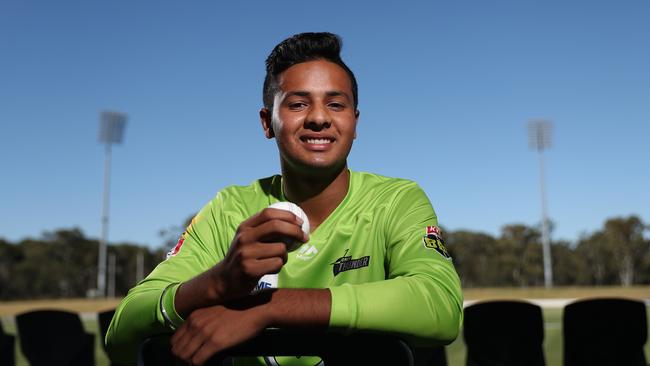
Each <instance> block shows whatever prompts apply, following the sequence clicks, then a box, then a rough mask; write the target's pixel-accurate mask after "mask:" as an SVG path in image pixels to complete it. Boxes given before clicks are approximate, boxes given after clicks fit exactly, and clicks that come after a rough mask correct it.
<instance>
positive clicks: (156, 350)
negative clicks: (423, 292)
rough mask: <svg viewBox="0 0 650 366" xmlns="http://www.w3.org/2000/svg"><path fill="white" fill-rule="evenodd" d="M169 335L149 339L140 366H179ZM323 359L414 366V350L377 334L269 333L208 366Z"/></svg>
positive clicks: (333, 363)
mask: <svg viewBox="0 0 650 366" xmlns="http://www.w3.org/2000/svg"><path fill="white" fill-rule="evenodd" d="M169 340H170V335H161V336H157V337H152V338H148V339H147V340H145V342H144V343H143V344H142V346H141V347H140V354H139V359H138V365H139V366H150V365H151V366H153V365H156V366H171V365H176V364H179V363H176V362H175V361H174V360H173V357H172V356H171V354H170V344H169ZM269 355H275V356H281V355H286V356H297V355H303V356H320V357H321V358H322V359H323V361H324V363H325V365H327V366H341V365H345V366H347V365H395V366H400V365H404V366H411V365H413V353H412V351H411V348H410V347H409V346H408V345H407V344H406V342H404V341H403V340H401V339H399V338H397V337H395V336H390V335H385V334H377V333H361V332H358V333H352V334H342V333H336V332H328V331H323V330H294V329H292V330H288V329H267V330H265V331H263V332H262V334H260V335H259V336H257V337H256V338H253V339H251V340H250V341H248V342H245V343H243V344H241V345H239V346H237V347H233V348H231V349H228V350H226V351H225V352H222V353H220V354H218V355H216V356H215V357H213V358H212V359H211V360H210V361H209V362H208V363H206V365H212V366H215V365H228V364H229V362H230V361H231V358H232V357H240V356H269Z"/></svg>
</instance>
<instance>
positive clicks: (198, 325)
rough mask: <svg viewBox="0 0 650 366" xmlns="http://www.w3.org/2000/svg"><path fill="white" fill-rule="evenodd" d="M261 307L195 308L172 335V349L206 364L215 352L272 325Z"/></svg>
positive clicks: (181, 356)
mask: <svg viewBox="0 0 650 366" xmlns="http://www.w3.org/2000/svg"><path fill="white" fill-rule="evenodd" d="M261 309H262V308H261V307H248V308H246V307H244V308H239V309H238V308H236V307H232V306H227V305H216V306H211V307H207V308H202V309H198V310H196V311H194V312H193V313H192V314H191V315H190V316H189V317H188V318H187V320H185V323H183V325H182V326H181V327H180V328H178V330H177V331H176V333H175V334H174V335H173V336H172V339H171V344H172V353H173V354H174V355H175V356H176V357H178V358H179V359H181V360H183V361H185V362H187V363H189V364H191V365H202V364H203V363H204V362H205V361H207V360H208V359H209V358H210V357H211V356H213V355H214V354H215V353H217V352H220V351H223V350H224V349H227V348H229V347H232V346H235V345H237V344H239V343H242V342H244V341H246V340H248V339H250V338H252V337H254V336H256V335H257V334H258V333H260V332H261V331H262V330H263V329H264V328H265V327H266V326H267V325H268V319H267V318H268V317H266V316H265V315H264V312H263V311H261Z"/></svg>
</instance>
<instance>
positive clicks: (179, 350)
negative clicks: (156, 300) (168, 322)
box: [171, 325, 203, 361]
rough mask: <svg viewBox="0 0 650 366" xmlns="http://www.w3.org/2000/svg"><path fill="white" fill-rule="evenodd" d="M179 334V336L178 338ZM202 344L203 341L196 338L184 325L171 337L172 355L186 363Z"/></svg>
mask: <svg viewBox="0 0 650 366" xmlns="http://www.w3.org/2000/svg"><path fill="white" fill-rule="evenodd" d="M181 332H182V333H181ZM179 333H180V334H181V335H180V336H178V334H179ZM202 343H203V341H202V340H201V339H200V338H199V337H196V336H195V335H194V334H193V333H192V332H191V331H189V330H188V327H187V326H186V325H183V326H181V328H179V329H178V330H177V331H176V333H174V336H173V337H172V342H171V344H172V354H173V355H175V356H176V357H178V358H180V359H181V360H183V361H188V360H190V358H191V357H192V355H194V353H195V352H196V350H197V349H198V348H199V347H200V346H201V344H202Z"/></svg>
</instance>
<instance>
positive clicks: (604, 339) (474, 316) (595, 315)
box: [463, 298, 648, 366]
mask: <svg viewBox="0 0 650 366" xmlns="http://www.w3.org/2000/svg"><path fill="white" fill-rule="evenodd" d="M646 311H647V310H646V305H645V304H644V303H643V302H641V301H636V300H628V299H615V298H608V299H590V300H581V301H576V302H573V303H570V304H568V305H566V306H565V307H564V312H563V316H562V331H563V337H562V338H563V344H564V347H563V351H564V352H563V354H564V362H563V364H564V365H565V366H582V365H594V366H598V365H603V366H628V365H629V366H646V358H645V354H644V350H643V347H644V345H645V343H646V341H647V338H648V334H647V331H648V322H647V315H646ZM463 335H464V337H465V344H466V346H467V366H486V365H487V366H491V365H506V366H507V365H530V366H542V365H545V364H546V360H545V357H544V350H543V343H544V319H543V317H542V309H541V308H540V307H539V306H537V305H535V304H532V303H529V302H524V301H487V302H481V303H477V304H474V305H471V306H468V307H467V308H465V322H464V329H463Z"/></svg>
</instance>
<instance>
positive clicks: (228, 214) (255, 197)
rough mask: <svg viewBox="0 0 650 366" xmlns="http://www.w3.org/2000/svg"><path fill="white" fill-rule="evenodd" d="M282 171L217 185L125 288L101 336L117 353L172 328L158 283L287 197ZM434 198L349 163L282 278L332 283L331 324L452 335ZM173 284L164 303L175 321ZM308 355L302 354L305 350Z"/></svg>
mask: <svg viewBox="0 0 650 366" xmlns="http://www.w3.org/2000/svg"><path fill="white" fill-rule="evenodd" d="M285 200H286V199H285V198H284V195H283V192H282V178H281V176H278V175H276V176H273V177H270V178H266V179H261V180H258V181H255V182H253V183H252V184H251V185H248V186H231V187H228V188H225V189H224V190H222V191H220V192H219V193H218V194H217V195H216V197H215V198H214V199H213V200H212V201H210V202H209V203H208V204H207V205H206V206H205V207H203V209H202V210H201V211H200V212H199V213H198V214H197V215H196V217H195V218H194V219H193V220H192V223H191V225H190V226H189V227H188V228H187V230H186V231H185V233H184V234H183V236H182V238H181V240H180V241H179V244H178V245H177V246H176V247H175V248H174V249H173V251H172V252H170V253H171V255H170V256H169V257H168V259H167V260H165V261H163V262H162V263H160V264H159V265H158V266H157V267H156V268H155V269H154V270H153V271H152V272H151V274H150V275H149V276H147V278H146V279H144V280H143V281H142V282H140V283H139V284H138V285H137V286H136V287H134V288H133V289H131V290H130V291H129V293H128V295H127V296H126V297H125V298H124V300H123V301H122V303H121V304H120V306H119V307H118V309H117V311H116V314H115V317H114V318H113V321H112V323H111V326H110V328H109V330H108V334H107V337H106V341H107V344H108V347H109V350H110V352H111V356H112V358H113V360H114V361H117V362H124V363H133V362H135V359H136V354H137V349H138V346H139V344H140V343H141V342H142V340H143V339H144V338H146V337H148V336H150V335H154V334H159V333H164V332H170V331H171V330H170V329H169V328H168V326H167V325H166V324H165V321H164V318H163V316H162V313H161V309H160V306H159V303H160V301H161V295H162V294H163V289H164V288H165V287H167V286H169V285H170V284H175V283H176V284H180V283H181V282H183V281H187V280H189V279H191V278H193V277H195V276H196V275H198V274H200V273H202V272H204V271H206V270H207V269H209V268H210V267H212V266H214V265H215V264H217V263H219V262H220V261H221V260H222V259H223V258H224V257H225V255H226V253H227V252H228V248H229V246H230V244H231V241H232V239H233V237H234V235H235V231H236V230H237V227H238V226H239V224H240V223H241V222H242V221H244V220H246V219H248V218H249V217H251V216H252V215H254V214H256V213H258V212H259V211H261V210H262V209H264V208H266V207H268V206H269V205H270V204H272V203H275V202H278V201H285ZM437 224H438V223H437V219H436V215H435V213H434V210H433V207H432V206H431V203H430V202H429V200H428V199H427V197H426V195H425V193H424V192H423V191H422V189H421V188H420V187H419V186H418V185H417V184H416V183H414V182H412V181H408V180H404V179H396V178H388V177H384V176H380V175H376V174H370V173H361V172H350V183H349V190H348V193H347V195H346V197H345V198H344V199H343V201H342V202H341V203H340V204H339V206H338V207H337V208H336V209H335V210H334V212H332V213H331V214H330V216H329V217H328V218H327V219H326V220H325V221H324V222H323V223H321V225H320V226H318V228H317V229H316V230H315V231H313V232H312V233H311V234H310V239H309V242H308V243H305V244H303V245H302V246H301V247H300V248H298V249H297V250H295V251H293V252H290V253H289V256H288V261H287V263H286V264H285V265H284V267H283V268H282V270H281V271H280V273H279V275H278V287H281V288H328V289H329V290H330V292H331V296H332V309H331V314H330V327H335V328H344V329H365V330H376V331H386V332H391V333H398V334H404V335H407V336H411V337H414V338H416V339H420V340H422V339H427V340H430V342H432V343H433V344H445V343H449V342H451V341H453V340H454V339H455V338H456V336H457V335H458V331H459V328H460V325H461V323H462V309H463V299H462V293H461V288H460V281H459V278H458V275H457V274H456V271H455V269H454V266H453V264H452V261H451V258H450V257H449V254H448V253H447V250H446V248H445V245H444V241H443V239H442V236H441V235H440V231H439V229H438V228H437ZM177 288H178V285H173V286H171V287H170V289H169V290H168V291H166V292H165V293H164V295H165V297H164V298H163V299H162V305H163V307H164V308H165V310H166V312H167V314H168V316H169V317H171V318H172V320H174V321H175V322H177V323H182V321H183V319H182V318H180V316H178V314H177V313H176V312H175V310H174V295H175V293H176V289H177ZM305 361H307V360H305Z"/></svg>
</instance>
